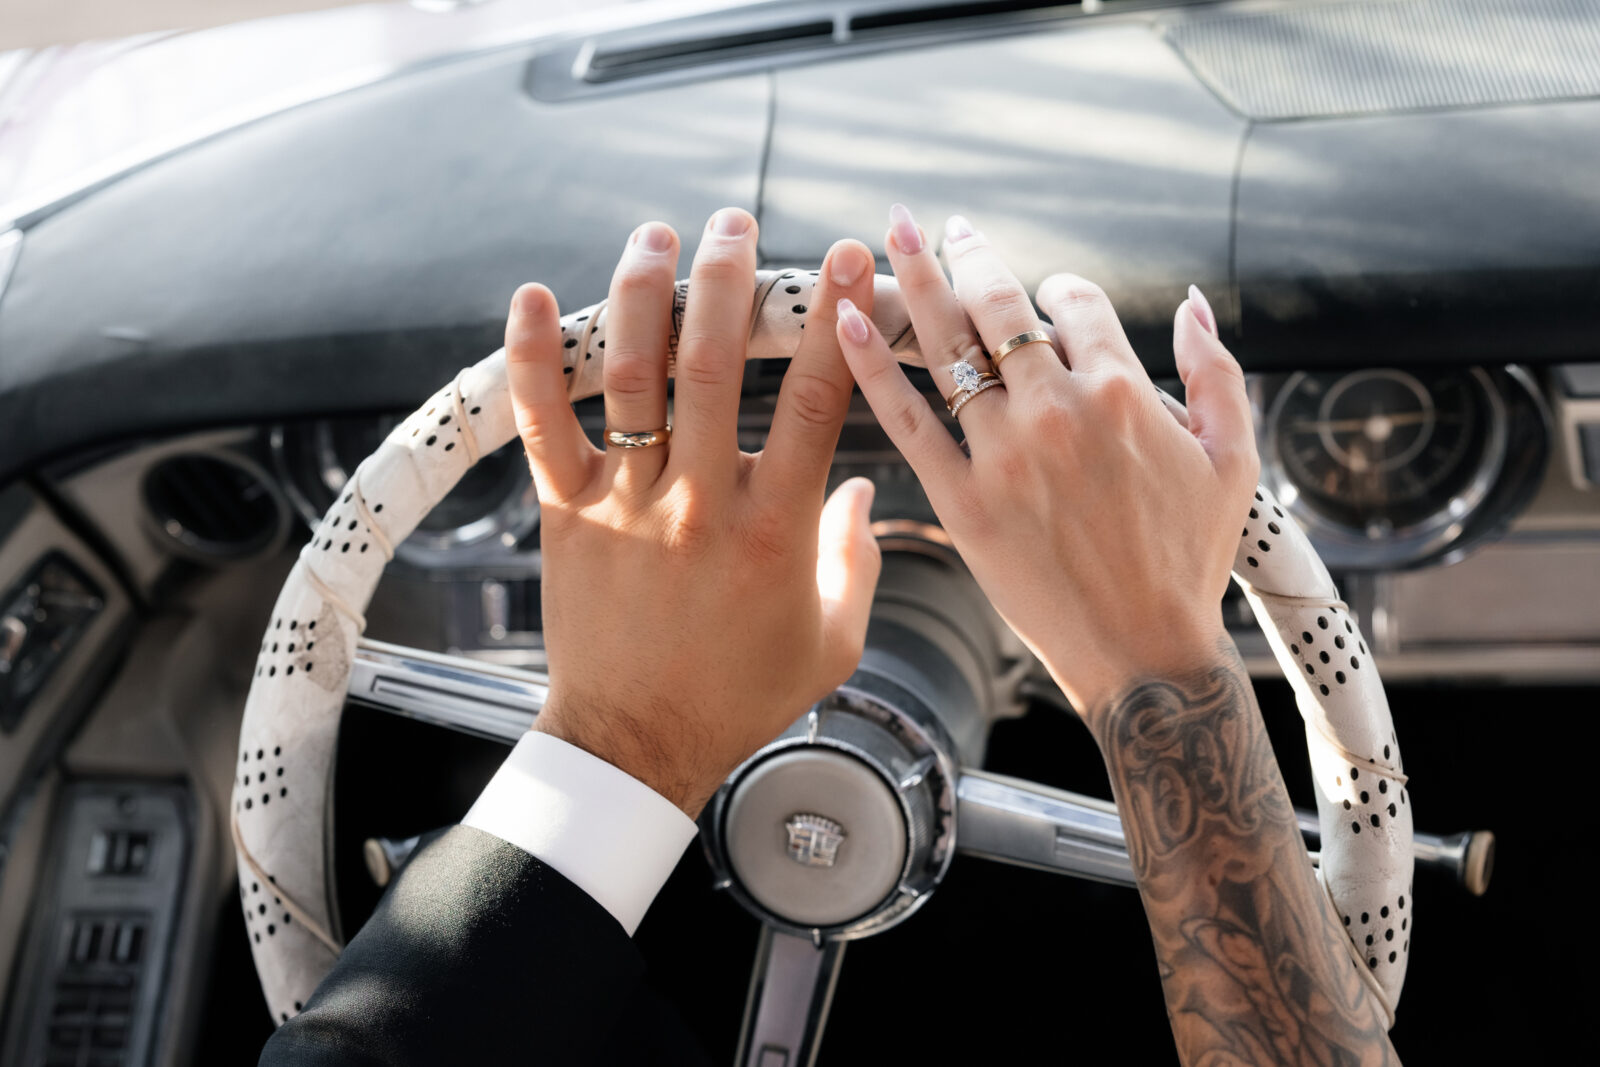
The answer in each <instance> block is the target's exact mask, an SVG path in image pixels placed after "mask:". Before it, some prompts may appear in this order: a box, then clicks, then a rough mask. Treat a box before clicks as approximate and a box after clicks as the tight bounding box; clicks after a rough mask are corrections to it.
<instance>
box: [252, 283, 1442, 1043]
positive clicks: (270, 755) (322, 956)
mask: <svg viewBox="0 0 1600 1067" xmlns="http://www.w3.org/2000/svg"><path fill="white" fill-rule="evenodd" d="M816 274H817V272H816V271H801V270H777V271H761V272H758V273H757V275H756V279H755V281H756V284H755V313H754V315H753V316H752V320H751V321H752V325H751V335H750V344H749V350H750V352H751V353H753V354H755V355H756V356H759V357H775V358H787V357H790V356H792V355H793V354H794V352H795V351H796V349H797V348H798V346H799V343H800V338H801V336H802V333H801V327H802V325H803V324H804V322H805V318H806V312H807V308H808V306H809V303H810V299H811V294H812V291H813V287H814V285H815V281H816ZM875 285H876V292H875V297H874V304H873V306H874V309H875V310H874V313H873V318H874V320H875V321H876V324H877V326H878V328H879V330H880V331H881V332H882V333H883V335H884V337H886V338H888V339H889V341H890V346H891V348H892V349H893V351H894V352H895V354H896V355H897V356H898V358H899V359H900V360H901V361H902V362H905V363H908V364H912V365H917V366H920V365H921V363H922V357H921V353H920V351H919V349H918V346H917V339H916V336H915V335H914V334H913V333H912V331H911V325H910V317H909V315H908V314H907V312H906V310H905V304H904V301H903V300H902V299H901V297H900V292H899V289H898V287H897V286H896V284H895V281H894V279H893V278H889V277H882V276H880V277H878V278H876V281H875ZM687 292H688V283H687V282H679V283H678V286H677V290H676V296H675V299H674V304H673V338H674V348H675V341H676V335H677V328H678V327H679V326H680V325H681V324H682V321H683V308H684V302H685V297H686V294H687ZM605 334H606V308H605V305H604V304H603V303H602V304H597V305H595V306H593V307H590V308H586V309H584V310H582V311H577V312H574V313H572V314H570V315H567V316H565V317H564V318H563V319H562V343H563V346H564V349H563V352H564V362H565V367H566V374H567V379H568V393H569V395H570V397H571V398H572V399H573V400H575V401H576V400H580V399H583V398H585V397H591V396H595V395H597V394H599V393H600V392H601V388H602V372H601V367H602V364H603V361H604V354H605ZM514 436H516V424H515V419H514V417H513V414H512V407H511V398H510V394H509V390H508V388H507V384H506V373H505V354H504V352H503V351H500V352H495V353H494V354H493V355H491V356H489V357H488V358H486V359H484V360H483V361H482V362H480V363H477V364H476V365H474V366H471V367H468V368H466V369H464V370H462V371H461V372H460V373H459V374H458V375H456V377H455V379H454V380H453V381H451V382H450V383H449V384H447V385H446V386H445V387H444V388H443V389H441V390H439V392H437V393H435V394H434V395H433V396H431V397H430V398H428V400H426V401H425V402H424V403H423V404H422V405H421V406H420V407H419V408H418V409H417V410H416V412H414V413H413V414H412V415H411V416H410V417H409V418H407V419H406V420H405V421H404V422H402V423H400V424H399V425H398V426H397V427H395V429H394V430H393V431H392V432H391V433H390V434H389V436H388V437H387V438H386V439H385V440H384V442H383V443H382V444H381V445H380V446H379V447H378V449H377V451H375V452H374V453H373V454H372V455H371V456H369V457H367V459H366V460H365V461H364V462H363V463H362V464H361V465H360V466H359V467H358V468H357V469H356V471H355V473H354V474H353V475H352V476H351V478H350V481H349V483H348V484H347V485H346V487H345V489H344V490H343V491H342V492H341V493H340V495H339V497H338V499H337V500H336V501H335V503H334V504H333V506H332V507H331V508H329V510H328V513H327V515H325V516H324V517H323V520H322V522H321V524H320V525H318V527H317V528H316V530H315V531H314V533H313V535H312V538H311V541H310V542H309V543H308V544H307V545H306V546H305V548H304V549H303V550H302V551H301V553H300V558H299V560H298V561H297V562H296V563H295V565H294V568H293V570H292V571H291V572H290V574H289V577H288V579H287V580H286V581H285V583H284V586H283V590H282V592H281V593H280V594H279V596H278V600H277V603H276V605H274V607H273V611H272V616H271V619H270V620H269V621H268V623H267V629H266V633H265V634H264V635H263V638H262V642H261V648H260V654H259V656H258V658H257V662H256V667H255V677H254V680H253V682H252V685H251V688H250V695H249V699H248V701H247V702H246V705H245V712H244V720H243V724H242V727H241V729H240V739H239V756H238V765H237V768H236V774H235V779H234V782H235V785H234V791H233V808H232V812H231V818H232V828H233V839H234V845H235V850H236V854H237V858H238V867H239V891H240V896H241V899H242V902H243V907H244V913H245V919H246V926H247V929H248V931H249V934H250V941H251V950H252V952H253V954H254V958H255V964H256V970H257V973H258V974H259V975H260V978H261V984H262V989H263V991H264V992H265V994H266V998H267V1004H268V1006H269V1009H270V1010H271V1012H272V1016H273V1018H274V1019H275V1020H276V1021H278V1022H280V1023H281V1022H284V1021H287V1020H288V1019H289V1018H290V1016H292V1015H294V1014H295V1013H297V1012H298V1011H300V1010H301V1008H302V1006H303V1005H304V1003H305V1002H306V1001H307V1000H309V999H310V996H311V992H312V990H314V989H315V988H316V986H317V983H318V982H319V981H321V979H322V977H323V975H325V974H326V973H327V972H328V970H329V968H331V967H332V965H333V963H334V961H335V960H336V959H337V957H338V954H339V952H340V950H341V949H342V947H343V940H342V933H341V930H340V927H339V921H338V915H337V908H336V905H335V899H334V892H333V876H332V872H333V868H334V864H333V859H332V856H331V854H330V853H331V849H332V846H333V841H334V835H333V828H332V824H331V820H332V797H333V769H334V755H335V742H336V740H337V736H338V730H339V718H340V715H341V713H342V711H343V708H344V703H345V693H346V689H347V687H348V683H349V678H350V670H351V664H352V660H353V656H354V653H355V648H356V643H357V641H358V639H359V638H360V636H361V633H362V631H363V629H364V628H365V625H366V624H365V620H364V618H363V613H364V612H365V610H366V607H367V604H368V602H369V601H370V600H371V597H372V593H373V591H374V590H375V589H376V587H377V584H378V580H379V578H380V577H381V576H382V574H383V569H384V565H385V564H386V563H387V562H388V561H389V559H390V558H391V557H392V556H393V553H394V546H395V545H397V544H399V543H400V542H401V541H403V540H404V539H405V538H406V536H407V535H409V534H410V533H411V531H412V530H414V529H415V528H416V526H417V524H418V523H419V522H420V521H421V520H422V519H423V518H424V517H425V516H426V515H427V514H428V512H429V511H430V510H431V509H432V508H433V507H434V506H435V505H436V504H437V503H438V502H439V501H440V500H442V499H443V498H444V496H445V495H446V494H447V493H448V492H449V491H450V489H451V488H452V487H453V486H454V485H455V484H456V482H457V481H458V480H459V479H460V478H461V476H462V475H463V474H464V473H465V472H466V471H467V469H468V468H469V467H471V466H472V465H473V464H474V463H475V462H477V460H478V458H479V457H480V456H483V455H486V454H488V453H490V452H492V451H494V450H495V449H497V448H499V447H500V446H502V445H504V444H505V443H507V442H508V441H510V440H511V439H512V438H513V437H514ZM1234 578H1235V580H1236V581H1237V582H1238V583H1239V585H1240V587H1241V588H1242V589H1243V591H1244V594H1245V596H1246V598H1247V599H1248V600H1249V602H1250V605H1251V607H1252V608H1254V609H1255V613H1256V618H1257V619H1258V620H1260V623H1261V627H1262V630H1263V631H1264V632H1265V634H1266V636H1267V640H1268V642H1269V643H1270V644H1271V646H1272V649H1273V652H1274V654H1275V655H1276V657H1277V660H1278V663H1279V665H1280V666H1281V667H1282V669H1283V671H1284V674H1285V676H1286V677H1287V678H1288V679H1289V681H1290V684H1291V685H1292V686H1293V688H1294V692H1295V697H1296V701H1297V703H1298V705H1299V708H1300V713H1301V715H1302V717H1303V718H1304V720H1305V725H1306V747H1307V751H1308V753H1309V756H1310V760H1311V768H1312V773H1313V778H1314V781H1315V783H1316V791H1317V815H1318V820H1319V823H1320V826H1321V866H1320V878H1321V881H1322V884H1323V886H1324V887H1325V889H1326V891H1327V893H1328V896H1329V898H1330V899H1331V900H1332V902H1333V906H1334V908H1335V909H1336V910H1337V912H1338V914H1339V916H1340V917H1341V919H1342V921H1343V923H1344V927H1345V930H1346V932H1347V934H1348V935H1349V948H1350V952H1351V954H1352V959H1353V960H1354V961H1355V964H1356V968H1357V970H1358V971H1359V973H1360V974H1361V975H1362V977H1363V979H1364V980H1365V981H1366V983H1367V984H1368V986H1369V987H1370V989H1371V991H1372V993H1373V995H1374V996H1375V997H1376V998H1377V1000H1378V1003H1379V1004H1381V1005H1382V1006H1383V1010H1384V1012H1385V1014H1386V1016H1387V1020H1388V1023H1389V1024H1390V1025H1393V1022H1394V1009H1395V1005H1396V1003H1397V1002H1398V1001H1399V997H1400V990H1401V987H1402V985H1403V984H1404V981H1405V974H1406V964H1407V960H1408V956H1409V951H1410V936H1411V926H1412V923H1411V917H1412V915H1411V913H1412V911H1413V909H1414V902H1413V900H1412V899H1411V874H1412V821H1411V806H1410V797H1409V795H1408V791H1407V789H1406V776H1405V774H1404V771H1403V769H1402V764H1401V760H1400V746H1399V741H1398V739H1397V738H1396V736H1395V731H1394V725H1393V722H1392V720H1391V718H1390V714H1389V705H1388V700H1387V698H1386V697H1385V695H1384V690H1383V685H1382V682H1381V681H1380V680H1379V677H1378V671H1377V669H1376V666H1375V664H1374V663H1373V661H1372V657H1371V655H1370V653H1369V652H1368V649H1367V644H1366V641H1365V638H1364V637H1363V635H1362V633H1361V627H1360V625H1359V624H1358V622H1357V620H1356V619H1355V617H1354V616H1353V615H1351V613H1350V611H1349V609H1348V608H1347V607H1346V606H1345V605H1344V603H1343V602H1341V601H1340V599H1339V595H1338V591H1337V590H1336V589H1335V587H1334V583H1333V580H1332V578H1331V577H1330V576H1329V574H1328V570H1327V568H1326V567H1325V566H1324V565H1323V564H1322V561H1321V560H1320V559H1319V558H1318V557H1317V554H1316V552H1315V550H1314V549H1313V548H1312V546H1311V543H1310V542H1309V541H1308V540H1307V539H1306V537H1305V534H1304V533H1303V532H1302V531H1301V530H1300V528H1299V527H1298V526H1297V525H1296V524H1295V523H1294V521H1293V520H1292V519H1291V518H1290V517H1289V516H1288V515H1286V514H1285V512H1284V509H1283V508H1282V507H1281V506H1280V505H1279V503H1278V501H1277V500H1275V499H1274V498H1273V496H1272V494H1271V493H1269V492H1268V491H1267V490H1266V489H1258V490H1257V491H1256V498H1255V500H1254V502H1253V504H1252V507H1251V510H1250V515H1249V520H1248V522H1247V523H1246V525H1245V528H1244V531H1243V535H1242V537H1241V539H1240V542H1239V548H1238V553H1237V555H1236V557H1235V561H1234Z"/></svg>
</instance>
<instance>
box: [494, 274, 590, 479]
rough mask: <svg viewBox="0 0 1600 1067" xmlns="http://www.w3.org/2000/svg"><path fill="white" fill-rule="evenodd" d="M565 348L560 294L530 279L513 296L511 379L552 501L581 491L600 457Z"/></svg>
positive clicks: (521, 423) (532, 462) (534, 464)
mask: <svg viewBox="0 0 1600 1067" xmlns="http://www.w3.org/2000/svg"><path fill="white" fill-rule="evenodd" d="M561 353H562V348H561V319H560V313H559V312H558V310H557V308H556V298H555V296H554V295H553V294H552V293H551V292H550V290H548V289H546V288H545V287H544V286H542V285H524V286H523V287H522V288H520V289H518V290H517V292H516V295H515V296H513V297H512V298H511V314H510V315H509V316H508V317H507V318H506V382H507V384H508V385H509V386H510V389H511V405H512V409H513V410H514V411H515V412H516V416H517V432H518V433H520V434H521V435H522V445H523V447H524V448H525V449H527V452H528V463H529V466H530V467H531V468H532V470H533V477H534V481H535V483H536V484H537V486H538V489H539V496H540V497H541V498H542V499H544V500H546V501H547V502H548V501H552V500H559V499H566V498H570V497H573V496H575V495H577V494H578V493H579V492H581V491H582V490H583V488H584V487H585V486H586V485H588V484H589V480H590V478H591V477H592V476H593V472H594V470H595V468H596V463H595V461H596V460H598V459H599V457H600V450H599V449H597V448H595V447H594V446H593V445H591V444H590V443H589V441H588V439H587V438H585V437H584V435H583V429H582V427H580V426H579V425H578V417H577V415H575V414H573V411H572V404H571V402H570V401H569V400H568V399H567V383H566V378H565V376H564V375H563V374H562V370H561Z"/></svg>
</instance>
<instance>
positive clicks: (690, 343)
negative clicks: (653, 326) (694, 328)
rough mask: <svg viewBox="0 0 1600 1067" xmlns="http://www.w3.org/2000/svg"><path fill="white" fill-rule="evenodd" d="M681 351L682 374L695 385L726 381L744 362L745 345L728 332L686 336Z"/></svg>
mask: <svg viewBox="0 0 1600 1067" xmlns="http://www.w3.org/2000/svg"><path fill="white" fill-rule="evenodd" d="M679 352H680V355H679V357H678V377H679V378H682V379H685V380H687V381H688V382H690V383H691V384H694V385H717V384H720V383H723V382H726V381H728V379H729V377H730V376H731V375H735V374H737V373H738V368H739V365H740V364H742V363H743V362H744V345H743V344H742V343H739V342H737V341H735V340H734V339H733V338H731V337H728V336H726V335H724V334H716V333H696V334H692V335H688V336H685V337H684V339H683V343H682V344H681V345H680V346H679Z"/></svg>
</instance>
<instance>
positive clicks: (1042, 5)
mask: <svg viewBox="0 0 1600 1067" xmlns="http://www.w3.org/2000/svg"><path fill="white" fill-rule="evenodd" d="M1082 6H1083V5H1082V4H1081V3H1062V2H1061V0H989V2H987V3H955V4H924V5H920V6H915V7H891V8H888V9H887V10H884V11H874V12H873V13H871V14H869V15H856V16H854V17H852V18H851V19H850V32H851V33H868V32H871V31H873V30H898V29H904V28H907V27H912V26H926V25H928V24H930V23H938V22H952V21H955V20H956V19H971V18H991V17H993V16H995V15H1014V14H1019V13H1027V12H1032V11H1051V13H1052V14H1053V15H1060V14H1064V12H1061V11H1059V10H1055V11H1052V10H1051V9H1054V8H1077V7H1082Z"/></svg>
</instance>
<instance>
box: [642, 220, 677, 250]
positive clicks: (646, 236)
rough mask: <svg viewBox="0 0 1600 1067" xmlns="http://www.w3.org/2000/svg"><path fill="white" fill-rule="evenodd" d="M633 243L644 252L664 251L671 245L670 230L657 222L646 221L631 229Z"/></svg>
mask: <svg viewBox="0 0 1600 1067" xmlns="http://www.w3.org/2000/svg"><path fill="white" fill-rule="evenodd" d="M633 243H634V244H636V245H638V246H639V248H640V249H641V250H643V251H645V252H665V251H667V249H669V248H671V247H672V231H671V230H670V229H668V228H667V227H666V226H663V225H662V224H661V223H659V222H647V223H645V224H644V225H643V226H640V227H639V228H638V229H637V230H634V231H633Z"/></svg>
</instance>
